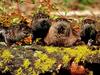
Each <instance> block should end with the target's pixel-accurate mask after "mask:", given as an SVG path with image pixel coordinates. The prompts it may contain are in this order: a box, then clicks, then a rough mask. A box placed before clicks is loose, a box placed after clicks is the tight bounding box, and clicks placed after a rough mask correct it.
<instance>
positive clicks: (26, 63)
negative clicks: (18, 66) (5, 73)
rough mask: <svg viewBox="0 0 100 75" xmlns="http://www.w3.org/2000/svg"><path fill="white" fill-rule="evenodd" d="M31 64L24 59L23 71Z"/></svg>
mask: <svg viewBox="0 0 100 75" xmlns="http://www.w3.org/2000/svg"><path fill="white" fill-rule="evenodd" d="M30 64H31V62H30V61H29V59H24V62H23V67H24V68H25V69H27V68H28V67H29V65H30Z"/></svg>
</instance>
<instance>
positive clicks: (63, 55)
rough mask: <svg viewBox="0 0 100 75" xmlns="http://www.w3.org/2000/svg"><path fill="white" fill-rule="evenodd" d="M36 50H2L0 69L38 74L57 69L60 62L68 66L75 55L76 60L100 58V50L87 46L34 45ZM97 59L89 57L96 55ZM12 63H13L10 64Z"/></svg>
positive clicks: (16, 73)
mask: <svg viewBox="0 0 100 75" xmlns="http://www.w3.org/2000/svg"><path fill="white" fill-rule="evenodd" d="M32 48H33V49H35V50H36V51H35V52H34V51H32V50H28V49H25V48H24V47H21V46H20V47H19V46H18V47H14V48H10V49H9V48H7V49H4V48H3V49H1V50H0V70H1V69H2V72H3V73H4V72H6V71H10V72H11V73H12V74H14V75H28V74H29V75H38V74H39V73H44V72H45V71H50V70H56V69H57V67H58V65H59V64H62V65H63V66H64V67H67V65H68V64H69V61H70V60H71V59H72V58H73V57H75V60H74V62H75V63H78V62H80V61H82V62H83V63H84V61H85V60H88V61H89V62H94V60H99V58H98V55H100V50H95V51H92V50H91V49H89V48H88V47H87V46H85V45H83V46H76V47H73V48H65V47H52V46H42V47H38V46H35V47H34V46H32ZM94 55H95V58H96V59H93V60H92V59H88V56H94ZM9 64H11V65H9Z"/></svg>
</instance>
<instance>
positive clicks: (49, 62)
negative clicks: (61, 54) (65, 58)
mask: <svg viewBox="0 0 100 75" xmlns="http://www.w3.org/2000/svg"><path fill="white" fill-rule="evenodd" d="M35 55H36V57H38V58H39V59H38V60H36V61H35V63H34V66H35V68H36V69H37V70H40V71H41V72H45V71H48V70H49V69H51V68H52V66H53V64H54V63H55V62H56V60H55V59H54V58H49V57H48V56H47V55H46V54H44V53H41V52H37V53H35Z"/></svg>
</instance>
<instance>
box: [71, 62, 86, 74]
mask: <svg viewBox="0 0 100 75" xmlns="http://www.w3.org/2000/svg"><path fill="white" fill-rule="evenodd" d="M70 71H71V75H86V69H85V68H84V66H82V65H78V64H76V63H74V62H73V63H72V64H71V67H70Z"/></svg>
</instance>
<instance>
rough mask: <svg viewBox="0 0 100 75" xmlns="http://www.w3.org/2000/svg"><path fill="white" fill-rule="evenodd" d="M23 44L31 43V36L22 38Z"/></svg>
mask: <svg viewBox="0 0 100 75" xmlns="http://www.w3.org/2000/svg"><path fill="white" fill-rule="evenodd" d="M24 42H25V44H32V36H29V37H26V38H24Z"/></svg>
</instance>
